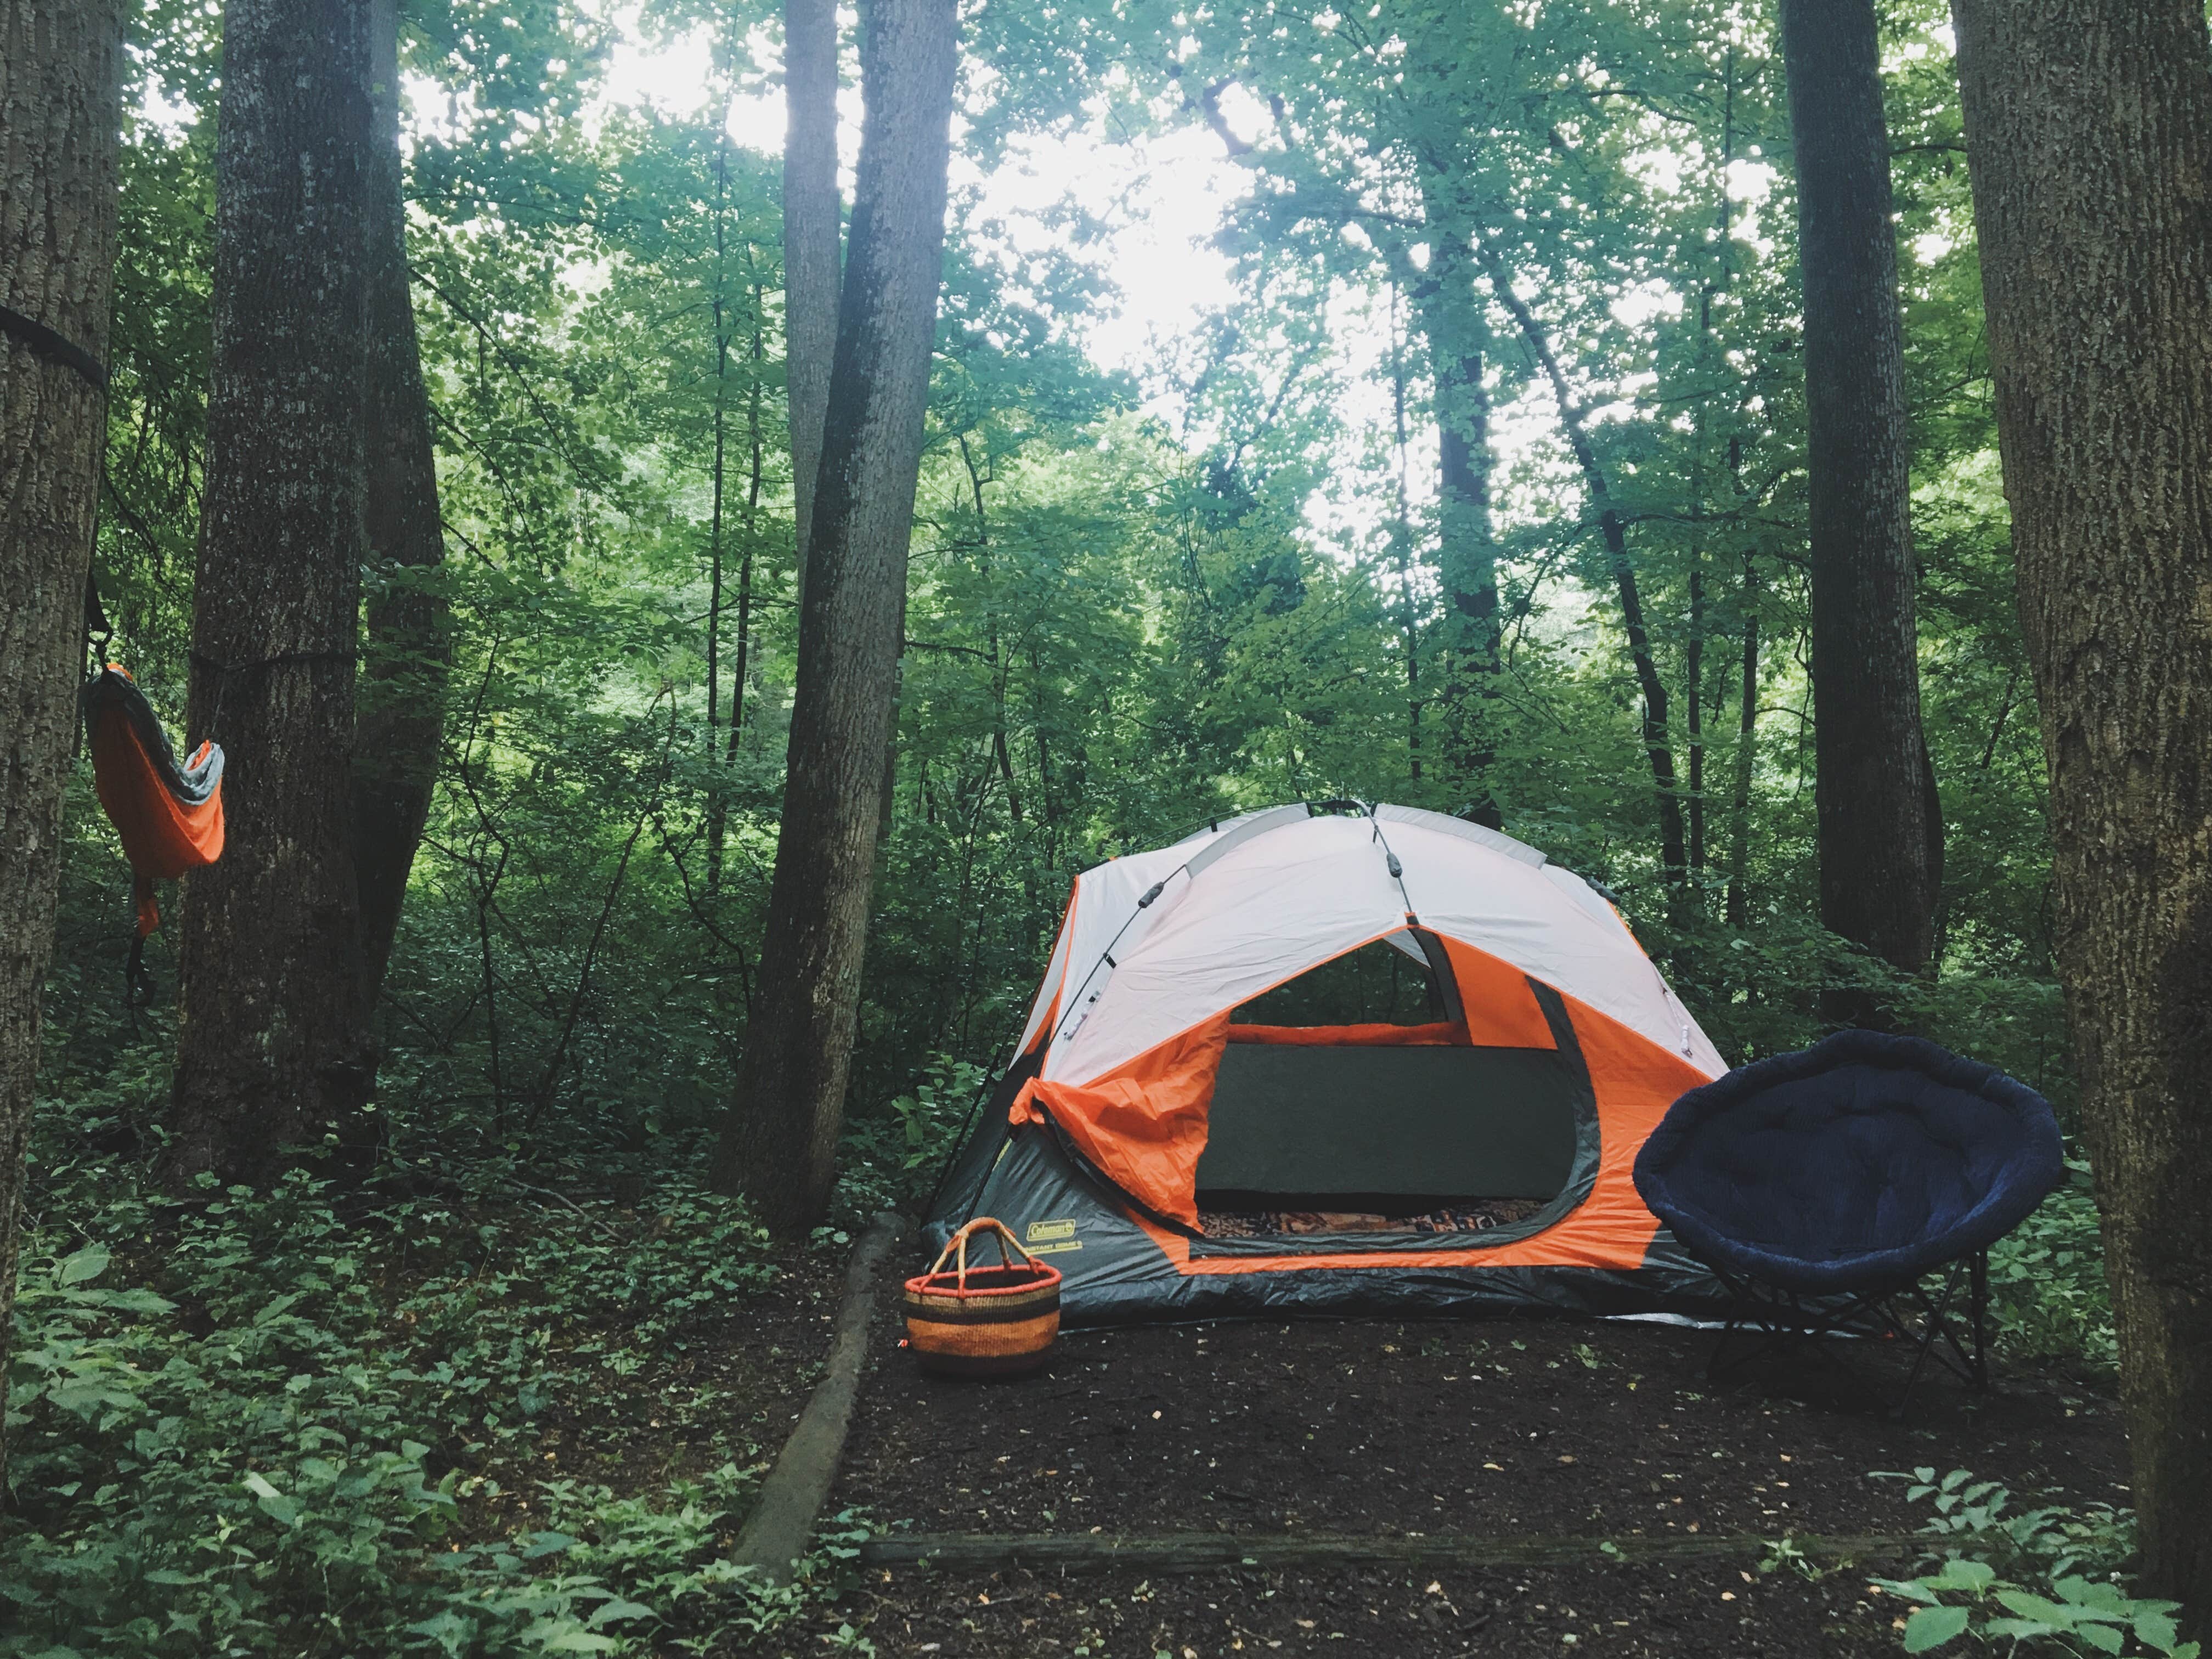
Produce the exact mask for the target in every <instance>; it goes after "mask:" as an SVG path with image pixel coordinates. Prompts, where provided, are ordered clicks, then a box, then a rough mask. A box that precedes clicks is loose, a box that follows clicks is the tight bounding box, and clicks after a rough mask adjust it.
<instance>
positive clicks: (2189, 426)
mask: <svg viewBox="0 0 2212 1659" xmlns="http://www.w3.org/2000/svg"><path fill="white" fill-rule="evenodd" d="M1952 15H1953V17H1954V22H1955V25H1956V28H1957V33H1958V43H1959V48H1958V50H1959V69H1960V83H1961V87H1962V89H1963V91H1964V94H1965V107H1966V136H1967V144H1968V161H1969V165H1970V167H1971V169H1972V179H1973V192H1974V216H1975V220H1976V222H1977V224H1978V227H1979V237H1980V242H1981V256H1982V283H1983V293H1984V300H1985V302H1986V305H1987V310H1988V318H1989V339H1990V362H1991V366H1992V368H1994V370H1995V374H1996V414H1997V434H1998V438H1999V440H2000V442H2001V445H2002V451H2003V456H2004V480H2005V495H2006V498H2007V500H2008V501H2009V502H2010V503H2011V506H2012V513H2013V545H2014V550H2015V557H2016V559H2017V561H2018V568H2019V577H2020V599H2021V621H2022V623H2023V624H2024V627H2025V630H2026V634H2027V647H2028V656H2029V660H2030V662H2031V664H2032V665H2033V670H2034V674H2035V687H2036V692H2037V696H2038V700H2039V704H2040V707H2041V712H2042V721H2043V733H2044V748H2045V756H2046V757H2047V759H2048V762H2049V764H2050V768H2051V832H2052V843H2053V864H2052V867H2053V875H2054V881H2055V885H2056V889H2057V954H2058V964H2059V973H2060V977H2061V978H2062V979H2063V981H2064V983H2065V987H2066V997H2067V1008H2068V1012H2069V1017H2070V1019H2071V1024H2072V1026H2073V1032H2074V1052H2075V1064H2076V1066H2077V1067H2078V1068H2079V1071H2080V1074H2081V1107H2082V1119H2083V1122H2084V1124H2085V1126H2086V1127H2087V1138H2088V1142H2089V1150H2090V1154H2091V1157H2092V1158H2093V1160H2094V1163H2095V1164H2096V1170H2097V1180H2098V1188H2099V1194H2100V1200H2101V1206H2102V1208H2103V1211H2104V1217H2105V1223H2104V1227H2105V1246H2106V1273H2108V1275H2109V1276H2110V1278H2111V1280H2112V1297H2113V1304H2114V1308H2115V1310H2116V1312H2117V1314H2118V1322H2119V1336H2120V1381H2121V1389H2122V1395H2123V1398H2124V1401H2125V1405H2126V1409H2127V1416H2128V1443H2129V1448H2130V1455H2131V1456H2132V1458H2133V1461H2134V1465H2135V1483H2134V1486H2135V1503H2136V1514H2137V1516H2139V1518H2140V1522H2141V1526H2142V1559H2143V1565H2144V1576H2145V1588H2146V1589H2147V1590H2148V1591H2149V1592H2150V1593H2152V1594H2155V1595H2171V1596H2175V1597H2178V1598H2179V1599H2180V1600H2181V1601H2184V1602H2185V1603H2186V1604H2187V1605H2188V1607H2189V1608H2190V1609H2191V1612H2192V1613H2194V1615H2195V1616H2196V1618H2197V1620H2198V1622H2199V1626H2200V1631H2199V1633H2200V1634H2201V1633H2203V1628H2202V1627H2203V1622H2204V1621H2206V1620H2212V1528H2207V1527H2206V1526H2205V1525H2204V1508H2203V1506H2204V1495H2205V1493H2206V1492H2208V1491H2212V1206H2207V1205H2206V1203H2205V1202H2204V1195H2205V1194H2206V1193H2207V1192H2212V1109H2208V1107H2207V1103H2206V1097H2205V1093H2204V1079H2205V1078H2206V1076H2207V1075H2208V1074H2212V1019H2208V1018H2207V1012H2206V1011H2207V1010H2208V1008H2212V832H2208V824H2212V629H2209V628H2208V625H2207V620H2206V611H2205V583H2206V572H2207V571H2208V570H2212V488H2208V481H2212V203H2208V200H2207V197H2206V194H2205V188H2206V181H2207V180H2208V179H2212V47H2208V43H2207V40H2206V35H2205V21H2204V11H2203V7H2202V6H2201V5H2200V4H2198V3H2197V0H2039V3H2034V4H2028V3H2024V0H1955V3H1954V7H1953V13H1952Z"/></svg>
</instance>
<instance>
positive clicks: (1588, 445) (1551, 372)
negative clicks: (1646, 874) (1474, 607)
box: [1483, 251, 1688, 892]
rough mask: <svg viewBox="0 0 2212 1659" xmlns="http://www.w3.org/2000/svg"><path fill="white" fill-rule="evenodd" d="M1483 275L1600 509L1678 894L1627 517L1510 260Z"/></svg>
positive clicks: (1651, 664) (1666, 770)
mask: <svg viewBox="0 0 2212 1659" xmlns="http://www.w3.org/2000/svg"><path fill="white" fill-rule="evenodd" d="M1483 269H1484V270H1485V271H1486V272H1487V273H1488V275H1489V277H1490V291H1491V292H1492V294H1493V295H1497V297H1498V303H1499V304H1500V305H1502V306H1504V307H1505V309H1506V310H1507V311H1508V312H1510V313H1511V314H1512V317H1513V321H1514V323H1515V325H1516V326H1517V327H1518V328H1519V329H1520V331H1521V335H1522V338H1523V339H1524V340H1526V341H1527V342H1528V350H1529V354H1530V355H1531V356H1534V358H1535V359H1536V366H1537V367H1538V368H1541V370H1542V371H1543V374H1544V379H1545V380H1546V381H1547V383H1548V384H1549V385H1550V386H1551V388H1552V401H1553V404H1554V405H1555V406H1556V407H1557V408H1558V410H1559V426H1560V428H1561V429H1562V430H1563V431H1564V432H1565V434H1566V436H1567V447H1569V448H1570V449H1571V450H1572V451H1573V452H1574V457H1575V465H1577V467H1579V468H1580V469H1581V470H1582V475H1583V488H1584V489H1587V490H1588V491H1589V498H1590V505H1591V506H1592V507H1595V508H1596V509H1597V528H1598V535H1599V537H1600V538H1601V540H1602V541H1603V542H1604V544H1605V557H1606V565H1607V568H1608V569H1609V570H1610V571H1611V573H1612V575H1613V592H1615V593H1616V594H1617V595H1618V596H1619V597H1620V625H1621V631H1622V632H1623V633H1625V634H1626V635H1627V636H1628V659H1629V663H1630V665H1632V667H1633V668H1634V669H1635V670H1636V684H1637V687H1638V690H1641V691H1642V692H1643V694H1644V754H1645V756H1646V757H1649V759H1650V763H1651V782H1652V786H1653V788H1654V791H1655V793H1656V797H1657V805H1658V808H1659V864H1660V873H1661V874H1662V876H1663V877H1664V878H1665V879H1666V881H1667V883H1668V885H1669V886H1671V887H1673V888H1674V889H1675V890H1677V891H1678V892H1679V891H1680V889H1681V888H1682V886H1683V884H1684V880H1685V877H1686V864H1687V861H1688V854H1687V852H1686V848H1685V843H1684V840H1683V835H1682V795H1681V790H1680V786H1679V785H1678V784H1677V782H1676V777H1677V775H1676V773H1675V770H1674V741H1673V739H1672V738H1671V737H1670V736H1669V735H1668V730H1667V682H1666V681H1665V680H1663V679H1662V678H1660V676H1659V665H1658V663H1657V661H1656V660H1655V659H1654V658H1653V657H1652V655H1651V633H1650V629H1648V628H1647V627H1646V626H1645V625H1644V593H1643V588H1642V586H1641V584H1639V583H1638V581H1637V580H1636V566H1635V565H1634V564H1633V563H1632V562H1631V561H1630V559H1629V556H1628V526H1626V525H1625V524H1623V523H1622V522H1621V518H1620V508H1619V507H1615V506H1614V505H1613V489H1612V487H1611V486H1610V485H1609V484H1608V483H1607V481H1606V476H1605V469H1604V468H1603V467H1601V466H1600V465H1598V459H1597V447H1596V446H1595V444H1593V443H1592V442H1591V441H1590V435H1589V421H1588V420H1587V418H1586V417H1585V415H1584V411H1583V409H1582V407H1581V405H1579V404H1577V403H1576V402H1575V398H1574V393H1573V392H1572V391H1571V389H1570V388H1569V386H1568V385H1567V377H1566V374H1565V371H1563V370H1562V369H1561V368H1559V356H1558V354H1557V353H1555V352H1554V351H1553V349H1552V342H1551V339H1550V337H1548V336H1547V334H1546V333H1545V332H1544V328H1543V325H1542V324H1541V323H1539V322H1538V321H1537V320H1536V313H1534V312H1533V311H1531V310H1529V309H1528V301H1525V300H1523V299H1522V297H1521V296H1520V295H1518V294H1516V293H1515V292H1514V291H1513V281H1512V273H1511V272H1510V271H1509V270H1506V269H1505V264H1504V261H1503V260H1501V259H1499V258H1498V257H1497V256H1496V254H1494V253H1492V252H1487V251H1486V252H1484V255H1483Z"/></svg>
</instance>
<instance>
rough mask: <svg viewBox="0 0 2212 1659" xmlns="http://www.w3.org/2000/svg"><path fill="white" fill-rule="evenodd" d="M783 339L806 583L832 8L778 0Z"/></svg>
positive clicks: (828, 268)
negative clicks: (780, 8) (780, 12)
mask: <svg viewBox="0 0 2212 1659" xmlns="http://www.w3.org/2000/svg"><path fill="white" fill-rule="evenodd" d="M783 97H784V111H785V121H786V127H785V133H784V144H783V341H784V376H785V382H786V385H787V386H788V388H789V397H790V411H791V494H792V501H793V506H794V507H795V508H796V510H797V513H798V553H799V577H798V580H797V581H796V582H795V583H794V584H793V589H792V591H793V592H795V593H804V592H805V590H806V559H807V550H808V548H809V547H810V546H811V544H812V542H813V537H814V495H815V489H816V479H817V475H818V474H819V472H820V470H821V465H822V428H823V422H824V421H825V420H826V419H827V418H828V414H829V374H830V360H831V358H832V357H833V356H835V354H836V349H837V290H838V283H839V277H838V246H837V232H838V225H837V219H838V207H837V7H836V0H784V8H783Z"/></svg>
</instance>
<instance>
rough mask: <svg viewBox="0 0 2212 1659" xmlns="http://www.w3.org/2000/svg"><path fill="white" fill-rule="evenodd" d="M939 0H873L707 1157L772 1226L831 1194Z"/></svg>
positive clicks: (927, 328)
mask: <svg viewBox="0 0 2212 1659" xmlns="http://www.w3.org/2000/svg"><path fill="white" fill-rule="evenodd" d="M957 30H958V15H957V9H956V7H955V5H954V0H875V3H873V4H872V6H871V7H870V8H869V10H868V13H867V19H866V27H865V32H864V38H863V41H862V52H863V62H862V66H861V73H862V91H863V95H864V97H865V99H866V121H865V124H864V125H863V128H862V132H861V140H860V173H859V187H858V190H857V191H856V193H855V198H854V205H853V246H852V261H851V268H850V269H849V270H848V272H847V273H846V277H845V287H844V293H843V295H842V301H841V305H840V311H839V318H838V331H837V356H836V368H835V371H834V373H833V375H832V379H831V386H830V398H829V420H828V422H827V424H826V426H825V428H824V431H823V453H822V472H821V478H820V482H819V486H818V489H817V495H816V500H815V509H816V510H815V519H814V528H813V532H812V535H811V546H810V552H809V560H808V563H809V568H808V573H807V580H806V586H805V599H804V602H803V605H802V608H801V610H800V613H799V684H798V688H797V691H796V695H795V696H794V698H793V705H792V716H791V744H790V750H789V756H790V758H789V779H788V781H787V785H786V787H785V792H784V811H783V823H782V828H781V834H780V836H779V838H778V841H777V844H776V859H775V878H774V880H773V882H772V884H771V885H770V889H769V913H768V925H767V928H766V933H765V937H764V940H763V947H762V952H761V976H760V977H761V998H760V1003H759V1006H758V1008H757V1012H756V1013H755V1015H754V1018H753V1022H752V1025H751V1029H750V1032H749V1034H748V1038H747V1042H746V1046H745V1058H744V1069H743V1073H742V1074H741V1076H740V1078H739V1082H738V1100H737V1103H736V1104H735V1106H734V1107H733V1109H732V1114H731V1116H730V1120H729V1125H728V1129H727V1132H726V1134H725V1136H724V1139H723V1145H722V1149H721V1153H720V1158H719V1166H720V1167H719V1171H718V1173H719V1176H720V1180H721V1181H722V1182H724V1183H725V1184H726V1185H734V1186H739V1187H742V1188H743V1189H744V1191H745V1192H746V1193H748V1194H750V1196H751V1197H752V1198H753V1199H754V1200H755V1201H756V1203H757V1205H758V1206H759V1207H760V1210H761V1213H762V1215H763V1217H764V1218H766V1219H767V1220H768V1221H769V1225H772V1226H775V1227H778V1228H780V1229H783V1230H787V1231H788V1230H793V1229H796V1228H801V1227H805V1226H806V1225H811V1223H812V1222H813V1221H814V1220H815V1219H816V1218H818V1217H819V1216H820V1215H821V1213H822V1211H823V1207H824V1206H826V1205H827V1204H828V1202H829V1189H830V1186H831V1183H832V1182H833V1180H834V1179H835V1176H836V1151H837V1136H838V1132H839V1130H840V1128H841V1127H842V1124H843V1120H844V1105H845V1083H846V1078H847V1075H848V1071H849V1068H850V1066H851V1060H852V1049H853V1037H854V1020H855V1016H856V1013H857V1010H858V1005H859V1000H860V962H861V954H862V951H863V947H864V945H866V933H867V916H868V898H869V893H870V890H871V887H872V883H873V879H874V875H875V860H876V851H877V837H878V830H879V828H880V807H881V802H882V793H883V775H884V757H885V755H886V754H887V753H888V751H889V749H890V738H891V732H890V725H891V715H892V691H893V681H894V677H895V676H896V671H897V665H898V658H899V645H900V629H901V626H902V622H903V619H904V614H905V605H906V562H907V544H908V538H909V536H910V534H911V531H912V525H913V516H914V492H915V481H916V478H917V477H918V476H919V474H920V471H921V441H922V419H923V416H924V414H925V412H926V410H927V404H928V396H929V361H930V349H931V345H932V342H933V336H934V332H935V328H936V317H937V293H938V287H939V268H940V264H941V262H942V258H943V254H944V246H945V168H946V165H947V162H948V160H949V154H950V136H949V134H950V126H951V111H952V80H953V70H954V64H955V60H956V57H957V51H956V46H957Z"/></svg>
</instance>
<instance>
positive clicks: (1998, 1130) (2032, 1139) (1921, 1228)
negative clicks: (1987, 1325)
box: [1636, 1031, 2065, 1292]
mask: <svg viewBox="0 0 2212 1659" xmlns="http://www.w3.org/2000/svg"><path fill="white" fill-rule="evenodd" d="M2064 1173H2065V1164H2064V1154H2063V1148H2062V1146H2061V1144H2060V1141H2059V1137H2058V1124H2057V1120H2056V1119H2055V1118H2053V1117H2052V1116H2051V1106H2050V1103H2048V1102H2047V1101H2045V1099H2044V1098H2043V1097H2042V1096H2041V1095H2039V1094H2037V1093H2036V1092H2035V1091H2033V1089H2030V1088H2028V1087H2027V1085H2025V1084H2022V1083H2020V1082H2017V1081H2015V1079H2012V1078H2009V1077H2007V1076H2006V1075H2005V1074H2004V1073H2002V1072H1999V1071H1996V1070H1995V1069H1993V1068H1991V1067H1990V1066H1984V1065H1980V1064H1978V1063H1977V1062H1976V1061H1973V1060H1966V1059H1962V1058H1961V1057H1960V1056H1959V1055H1957V1054H1953V1053H1951V1052H1950V1051H1949V1050H1948V1049H1947V1048H1938V1047H1937V1046H1936V1044H1934V1043H1932V1042H1922V1041H1921V1040H1920V1039H1918V1038H1917V1037H1905V1036H1888V1035H1886V1034H1884V1033H1881V1032H1876V1031H1841V1032H1838V1033H1837V1034H1836V1035H1835V1036H1832V1037H1829V1038H1827V1039H1826V1041H1824V1042H1820V1043H1819V1044H1818V1045H1817V1046H1815V1047H1814V1048H1808V1049H1805V1050H1803V1051H1802V1052H1801V1053H1797V1054H1777V1055H1775V1056H1774V1057H1773V1058H1771V1059H1770V1060H1759V1061H1758V1062H1757V1063H1755V1064H1753V1065H1750V1066H1741V1067H1739V1068H1738V1069H1736V1070H1735V1071H1733V1072H1730V1073H1728V1074H1727V1075H1726V1076H1724V1077H1722V1078H1719V1079H1717V1080H1715V1081H1714V1082H1711V1083H1709V1084H1706V1085H1704V1086H1703V1087H1701V1088H1697V1089H1692V1090H1691V1091H1689V1093H1687V1094H1686V1095H1684V1096H1683V1097H1681V1098H1680V1099H1679V1100H1677V1101H1676V1102H1675V1103H1674V1105H1673V1106H1672V1107H1671V1108H1669V1109H1668V1113H1667V1115H1666V1117H1665V1118H1664V1119H1662V1121H1661V1122H1660V1125H1659V1127H1657V1128H1656V1129H1655V1130H1654V1131H1652V1133H1651V1136H1650V1139H1648V1140H1646V1141H1645V1142H1644V1147H1643V1150H1642V1151H1641V1152H1638V1154H1637V1158H1636V1189H1637V1191H1638V1192H1639V1193H1641V1194H1643V1196H1644V1203H1645V1204H1646V1205H1648V1206H1650V1209H1651V1211H1652V1212H1653V1213H1654V1214H1656V1215H1657V1216H1658V1217H1659V1218H1661V1219H1662V1220H1663V1221H1664V1222H1666V1224H1667V1225H1668V1226H1669V1227H1671V1228H1673V1229H1674V1235H1675V1237H1678V1238H1679V1239H1680V1240H1681V1241H1682V1243H1685V1244H1686V1245H1687V1246H1689V1248H1690V1249H1692V1250H1694V1251H1696V1252H1697V1253H1698V1254H1699V1255H1702V1256H1704V1257H1705V1259H1706V1260H1707V1261H1711V1262H1712V1263H1713V1264H1714V1265H1715V1266H1717V1267H1723V1268H1726V1269H1732V1270H1734V1271H1736V1272H1739V1273H1744V1274H1746V1275H1747V1276H1750V1277H1753V1278H1757V1279H1765V1280H1766V1281H1767V1282H1769V1283H1771V1284H1774V1285H1780V1286H1782V1287H1784V1288H1785V1289H1790V1290H1796V1291H1807V1292H1822V1291H1869V1290H1879V1289H1881V1287H1883V1286H1885V1285H1903V1284H1905V1283H1909V1282H1910V1281H1911V1280H1912V1279H1917V1278H1918V1277H1919V1276H1920V1275H1921V1274H1923V1273H1928V1272H1929V1271H1930V1270H1932V1269H1934V1268H1936V1267H1942V1266H1944V1265H1945V1264H1947V1263H1948V1262H1951V1261H1956V1260H1958V1259H1959V1258H1960V1256H1962V1255H1967V1254H1969V1253H1970V1252H1972V1251H1974V1250H1977V1249H1982V1248H1983V1247H1984V1246H1986V1245H1989V1244H1991V1243H1995V1242H1996V1240H1997V1239H1999V1238H2002V1237H2003V1236H2004V1235H2005V1234H2006V1233H2008V1232H2010V1231H2012V1230H2013V1229H2014V1228H2015V1227H2016V1226H2018V1225H2020V1224H2021V1222H2022V1221H2023V1220H2025V1219H2026V1218H2027V1215H2028V1212H2030V1211H2032V1210H2033V1209H2034V1208H2035V1206H2037V1205H2038V1204H2039V1203H2041V1202H2042V1201H2043V1198H2044V1195H2045V1194H2047V1193H2049V1192H2050V1191H2051V1188H2054V1187H2056V1186H2057V1184H2058V1182H2059V1181H2060V1180H2061V1178H2062V1177H2063V1175H2064Z"/></svg>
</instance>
